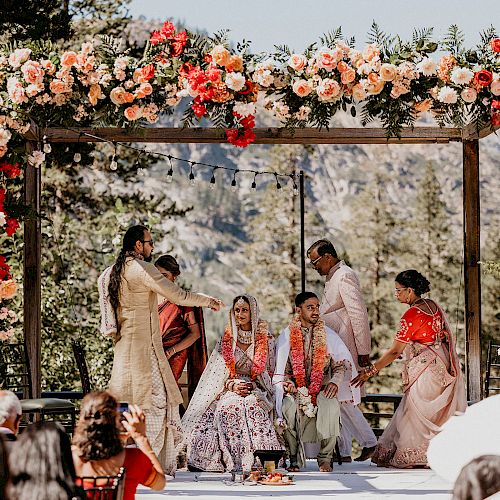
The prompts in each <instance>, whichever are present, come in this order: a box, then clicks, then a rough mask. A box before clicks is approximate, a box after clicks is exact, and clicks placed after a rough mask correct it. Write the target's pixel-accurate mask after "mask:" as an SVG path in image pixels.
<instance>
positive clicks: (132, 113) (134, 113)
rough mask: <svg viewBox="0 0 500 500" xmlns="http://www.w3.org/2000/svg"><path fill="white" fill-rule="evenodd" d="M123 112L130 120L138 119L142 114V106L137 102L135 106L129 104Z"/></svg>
mask: <svg viewBox="0 0 500 500" xmlns="http://www.w3.org/2000/svg"><path fill="white" fill-rule="evenodd" d="M123 114H124V115H125V118H126V119H127V120H129V121H134V120H138V119H139V118H141V116H142V108H140V107H139V106H138V105H137V104H134V105H133V106H129V107H128V108H127V109H126V110H125V111H124V112H123Z"/></svg>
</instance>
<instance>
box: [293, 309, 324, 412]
mask: <svg viewBox="0 0 500 500" xmlns="http://www.w3.org/2000/svg"><path fill="white" fill-rule="evenodd" d="M289 328H290V354H291V358H292V370H293V376H294V378H295V381H296V383H297V387H298V388H299V389H300V388H301V387H306V368H305V353H304V336H303V335H302V325H301V322H300V317H299V316H298V315H295V316H294V317H293V320H292V322H291V323H290V325H289ZM327 355H328V349H327V345H326V331H325V323H324V321H323V320H321V319H320V320H319V321H318V322H317V323H316V325H314V327H313V331H312V354H311V358H312V370H311V377H310V380H309V386H307V389H308V392H309V395H310V396H311V400H312V403H313V404H316V398H317V396H318V394H319V392H320V391H321V386H322V384H323V377H324V369H325V363H326V361H327Z"/></svg>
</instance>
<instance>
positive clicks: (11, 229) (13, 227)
mask: <svg viewBox="0 0 500 500" xmlns="http://www.w3.org/2000/svg"><path fill="white" fill-rule="evenodd" d="M18 227H19V222H17V220H16V219H14V218H12V217H7V224H6V225H5V232H6V233H7V236H12V235H13V234H14V233H15V232H16V231H17V229H18Z"/></svg>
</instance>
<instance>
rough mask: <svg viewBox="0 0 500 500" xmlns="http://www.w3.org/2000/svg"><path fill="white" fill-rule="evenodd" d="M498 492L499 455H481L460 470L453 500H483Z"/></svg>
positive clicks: (499, 486)
mask: <svg viewBox="0 0 500 500" xmlns="http://www.w3.org/2000/svg"><path fill="white" fill-rule="evenodd" d="M497 417H498V416H497ZM498 492H500V455H482V456H480V457H477V458H475V459H474V460H472V461H471V462H469V463H468V464H467V465H466V466H465V467H464V468H463V469H462V470H461V472H460V474H459V475H458V478H457V480H456V482H455V486H454V487H453V500H483V499H484V498H489V497H490V496H492V495H494V494H495V493H498Z"/></svg>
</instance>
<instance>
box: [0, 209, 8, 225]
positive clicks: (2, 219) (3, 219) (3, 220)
mask: <svg viewBox="0 0 500 500" xmlns="http://www.w3.org/2000/svg"><path fill="white" fill-rule="evenodd" d="M6 222H7V217H5V214H4V213H3V212H0V227H4V226H5V224H6Z"/></svg>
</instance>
